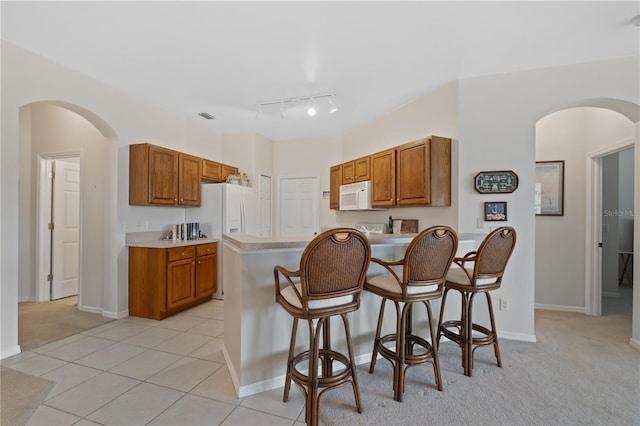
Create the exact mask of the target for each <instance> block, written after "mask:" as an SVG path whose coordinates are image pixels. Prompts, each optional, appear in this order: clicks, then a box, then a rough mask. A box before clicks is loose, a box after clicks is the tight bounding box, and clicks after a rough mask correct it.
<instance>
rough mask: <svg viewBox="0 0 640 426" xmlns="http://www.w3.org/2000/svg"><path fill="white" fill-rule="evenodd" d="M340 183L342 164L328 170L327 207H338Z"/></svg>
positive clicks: (335, 208)
mask: <svg viewBox="0 0 640 426" xmlns="http://www.w3.org/2000/svg"><path fill="white" fill-rule="evenodd" d="M340 185H342V165H340V164H339V165H337V166H333V167H331V169H330V170H329V208H330V209H333V210H337V209H339V208H340Z"/></svg>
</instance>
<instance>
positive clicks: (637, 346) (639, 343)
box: [629, 339, 640, 351]
mask: <svg viewBox="0 0 640 426" xmlns="http://www.w3.org/2000/svg"><path fill="white" fill-rule="evenodd" d="M629 344H630V345H631V347H632V348H634V349H637V350H638V351H640V340H636V339H629Z"/></svg>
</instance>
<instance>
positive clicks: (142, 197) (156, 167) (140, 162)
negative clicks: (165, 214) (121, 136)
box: [129, 144, 202, 206]
mask: <svg viewBox="0 0 640 426" xmlns="http://www.w3.org/2000/svg"><path fill="white" fill-rule="evenodd" d="M201 167H202V166H201V163H200V159H199V158H198V157H194V156H191V155H188V154H183V153H180V152H177V151H173V150H171V149H167V148H162V147H159V146H155V145H151V144H135V145H130V146H129V204H130V205H132V206H149V205H151V206H153V205H158V206H199V205H200V176H201V174H202V172H201Z"/></svg>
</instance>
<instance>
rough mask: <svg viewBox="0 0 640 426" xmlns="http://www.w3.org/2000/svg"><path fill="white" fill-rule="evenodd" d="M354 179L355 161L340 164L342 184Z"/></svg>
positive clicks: (351, 181)
mask: <svg viewBox="0 0 640 426" xmlns="http://www.w3.org/2000/svg"><path fill="white" fill-rule="evenodd" d="M355 181H356V162H355V161H349V162H348V163H343V164H342V184H343V185H347V184H349V183H354V182H355Z"/></svg>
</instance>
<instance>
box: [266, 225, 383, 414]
mask: <svg viewBox="0 0 640 426" xmlns="http://www.w3.org/2000/svg"><path fill="white" fill-rule="evenodd" d="M370 259H371V247H370V246H369V241H368V240H367V238H366V237H365V236H364V235H363V234H362V233H361V232H359V231H357V230H355V229H352V228H337V229H332V230H329V231H326V232H323V233H322V234H320V235H318V236H316V237H315V238H314V239H313V240H312V241H311V242H310V243H309V244H308V245H307V247H306V248H305V250H304V252H303V253H302V257H301V259H300V268H299V269H298V270H297V271H289V270H287V269H285V268H283V267H281V266H276V267H274V269H273V275H274V279H275V290H276V302H277V303H278V304H280V305H281V306H282V307H283V308H284V309H285V310H286V311H287V312H288V313H289V314H290V315H291V316H292V317H293V329H292V332H291V344H290V346H289V355H288V358H287V373H286V379H285V386H284V394H283V397H282V400H283V401H284V402H286V401H287V400H288V399H289V390H290V387H291V382H292V381H293V382H294V383H295V384H296V385H298V387H300V389H301V390H302V392H303V393H304V395H305V400H306V409H305V420H306V422H307V424H310V425H314V426H315V425H317V424H318V412H319V403H320V397H321V396H322V394H323V393H324V392H326V391H327V390H329V389H332V388H335V387H338V386H342V385H343V384H345V383H351V385H352V387H353V393H354V397H355V402H356V408H357V410H358V413H362V405H361V402H360V390H359V388H358V379H357V376H356V369H355V366H356V364H355V361H354V357H353V348H352V345H351V334H350V332H349V322H348V319H347V313H349V312H352V311H355V310H357V309H358V308H359V307H360V294H361V292H362V287H363V285H364V280H365V277H366V273H367V267H368V266H369V261H370ZM280 276H282V277H283V278H284V282H283V283H282V285H281V283H280ZM333 316H340V317H341V318H342V323H343V325H344V330H345V335H346V340H347V348H348V356H346V355H345V354H342V353H339V352H337V351H335V350H333V349H332V348H331V332H330V319H331V317H333ZM298 320H306V321H307V323H308V327H309V349H308V350H305V351H302V352H300V353H297V354H296V353H295V346H296V334H297V330H298ZM321 335H322V347H321V346H320V336H321ZM334 363H336V364H337V365H339V366H341V367H344V368H343V369H340V368H338V369H337V370H338V371H337V372H334V368H333V367H334ZM305 367H308V368H305ZM318 370H320V371H318Z"/></svg>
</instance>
